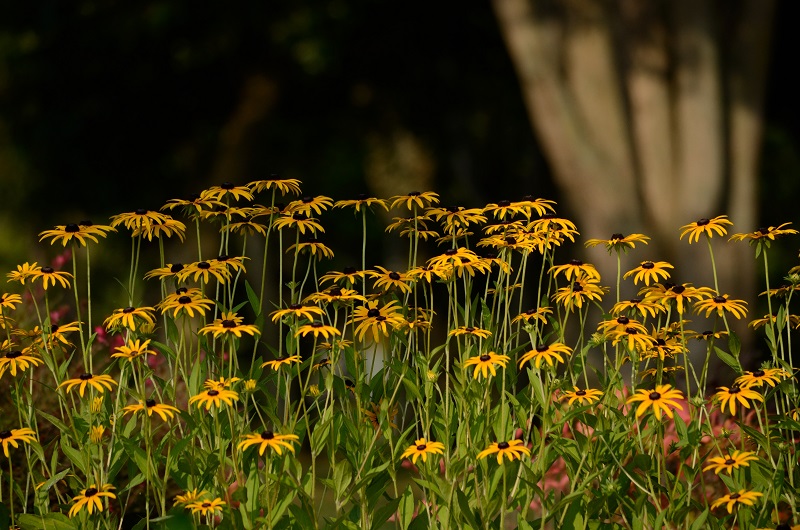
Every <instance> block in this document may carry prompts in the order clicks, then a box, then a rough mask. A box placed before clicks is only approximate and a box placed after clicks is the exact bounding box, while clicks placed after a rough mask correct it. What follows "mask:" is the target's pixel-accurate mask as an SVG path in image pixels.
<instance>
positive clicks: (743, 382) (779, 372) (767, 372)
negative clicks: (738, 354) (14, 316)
mask: <svg viewBox="0 0 800 530" xmlns="http://www.w3.org/2000/svg"><path fill="white" fill-rule="evenodd" d="M0 361H2V360H0ZM790 375H791V374H789V372H787V371H786V370H784V369H783V368H764V369H759V370H756V371H755V372H745V373H744V374H743V375H740V376H739V377H737V378H736V384H738V385H739V386H741V387H744V388H756V387H758V388H760V387H762V386H763V385H764V384H765V383H766V384H768V385H769V386H771V387H774V386H775V385H776V384H777V383H778V382H779V381H780V380H781V379H786V378H787V377H789V376H790Z"/></svg>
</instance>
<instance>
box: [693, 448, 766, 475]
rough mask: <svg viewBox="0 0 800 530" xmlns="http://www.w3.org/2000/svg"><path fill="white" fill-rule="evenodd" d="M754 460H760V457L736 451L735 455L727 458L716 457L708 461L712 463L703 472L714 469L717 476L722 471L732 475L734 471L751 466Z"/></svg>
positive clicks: (726, 456)
mask: <svg viewBox="0 0 800 530" xmlns="http://www.w3.org/2000/svg"><path fill="white" fill-rule="evenodd" d="M754 460H758V457H757V456H756V454H755V453H753V452H751V451H734V452H733V453H730V454H727V455H725V456H715V457H713V458H709V459H708V461H709V462H711V463H710V464H709V465H707V466H706V467H704V468H703V471H708V470H709V469H713V470H714V473H716V474H717V475H719V472H720V471H727V472H728V473H730V472H731V471H733V470H734V469H739V467H740V466H741V467H747V466H749V465H750V464H749V462H751V461H754Z"/></svg>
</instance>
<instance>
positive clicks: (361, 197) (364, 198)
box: [356, 193, 369, 201]
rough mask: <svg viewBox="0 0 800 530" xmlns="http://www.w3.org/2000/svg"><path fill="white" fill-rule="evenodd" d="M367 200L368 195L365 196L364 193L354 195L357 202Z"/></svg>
mask: <svg viewBox="0 0 800 530" xmlns="http://www.w3.org/2000/svg"><path fill="white" fill-rule="evenodd" d="M367 199H369V195H367V194H366V193H359V194H358V195H356V200H357V201H365V200H367Z"/></svg>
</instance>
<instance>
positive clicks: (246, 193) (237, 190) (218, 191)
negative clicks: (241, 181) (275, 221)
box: [207, 182, 253, 201]
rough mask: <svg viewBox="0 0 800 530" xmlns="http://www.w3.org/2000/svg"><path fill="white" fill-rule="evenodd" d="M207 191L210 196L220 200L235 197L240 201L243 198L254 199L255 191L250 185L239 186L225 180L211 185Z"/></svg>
mask: <svg viewBox="0 0 800 530" xmlns="http://www.w3.org/2000/svg"><path fill="white" fill-rule="evenodd" d="M207 191H208V193H209V195H210V196H212V197H214V199H216V200H218V201H223V200H225V199H229V198H233V200H235V201H239V200H241V199H245V200H248V201H252V200H253V193H252V192H251V191H250V188H249V187H247V186H237V185H236V184H233V183H231V182H223V183H222V184H220V185H219V186H211V187H210V188H208V190H207Z"/></svg>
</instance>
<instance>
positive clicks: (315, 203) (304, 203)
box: [286, 195, 333, 217]
mask: <svg viewBox="0 0 800 530" xmlns="http://www.w3.org/2000/svg"><path fill="white" fill-rule="evenodd" d="M331 206H333V199H331V198H330V197H326V196H325V195H317V196H316V197H312V196H310V195H307V196H305V197H303V198H301V199H298V200H296V201H292V202H290V203H289V204H288V205H287V206H286V213H291V214H300V215H305V216H308V217H310V216H312V215H313V214H317V215H321V214H322V212H324V211H325V210H327V209H328V208H330V207H331ZM312 212H313V213H312Z"/></svg>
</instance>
